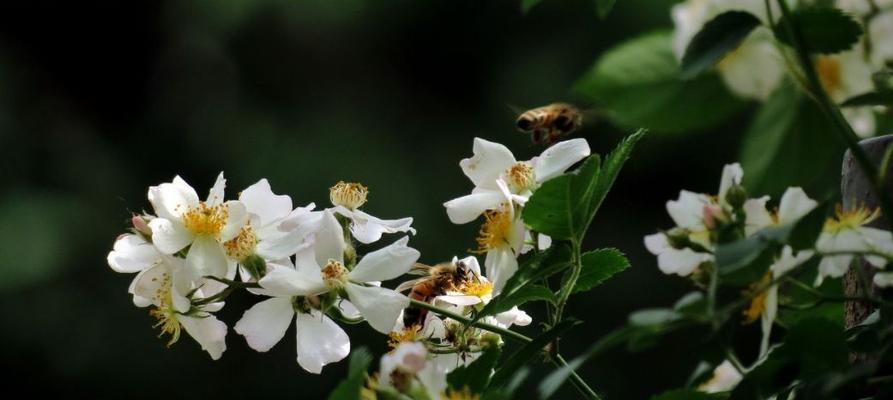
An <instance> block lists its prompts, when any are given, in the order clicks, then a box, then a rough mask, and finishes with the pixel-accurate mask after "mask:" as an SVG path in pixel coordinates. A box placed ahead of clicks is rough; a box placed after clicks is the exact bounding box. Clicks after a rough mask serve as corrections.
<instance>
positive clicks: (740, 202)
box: [725, 185, 747, 209]
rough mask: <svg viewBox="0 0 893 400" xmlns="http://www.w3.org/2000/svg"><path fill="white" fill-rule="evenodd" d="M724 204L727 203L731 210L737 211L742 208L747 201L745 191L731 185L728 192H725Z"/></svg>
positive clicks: (739, 186) (738, 186)
mask: <svg viewBox="0 0 893 400" xmlns="http://www.w3.org/2000/svg"><path fill="white" fill-rule="evenodd" d="M725 200H726V203H728V204H729V205H730V206H732V208H734V209H738V208H741V207H743V206H744V202H746V201H747V189H745V188H744V186H741V185H732V186H731V187H730V188H729V191H728V192H726V199H725Z"/></svg>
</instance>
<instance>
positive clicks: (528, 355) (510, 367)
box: [490, 320, 581, 387]
mask: <svg viewBox="0 0 893 400" xmlns="http://www.w3.org/2000/svg"><path fill="white" fill-rule="evenodd" d="M580 323H581V321H577V320H564V321H561V322H560V323H558V325H556V326H555V327H553V328H552V329H549V330H548V331H546V332H543V333H542V334H541V335H539V336H537V337H536V338H534V339H533V340H532V341H531V342H530V343H527V344H525V345H524V347H521V348H520V349H518V351H516V352H515V353H514V354H512V356H511V357H509V358H508V359H507V360H505V362H503V363H502V367H501V368H499V369H498V370H496V373H495V374H493V378H492V379H491V380H490V384H491V385H492V386H497V387H498V386H503V385H505V384H507V383H508V381H509V379H510V378H511V377H512V376H513V375H514V374H515V372H516V371H518V370H519V369H520V368H521V367H523V366H524V365H526V364H527V363H529V362H530V361H531V360H533V359H534V358H535V357H537V356H538V355H541V354H543V349H544V348H545V347H546V346H547V345H548V344H549V343H552V342H553V341H555V339H557V338H558V337H560V336H561V335H563V334H564V333H565V332H567V331H568V330H570V329H571V328H573V327H574V326H577V325H579V324H580Z"/></svg>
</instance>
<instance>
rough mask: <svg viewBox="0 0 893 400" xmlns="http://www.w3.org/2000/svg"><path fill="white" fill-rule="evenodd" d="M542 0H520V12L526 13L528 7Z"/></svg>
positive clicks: (528, 10)
mask: <svg viewBox="0 0 893 400" xmlns="http://www.w3.org/2000/svg"><path fill="white" fill-rule="evenodd" d="M541 1H543V0H521V13H523V14H527V13H528V12H530V9H531V8H533V7H534V6H536V5H537V4H539V3H540V2H541Z"/></svg>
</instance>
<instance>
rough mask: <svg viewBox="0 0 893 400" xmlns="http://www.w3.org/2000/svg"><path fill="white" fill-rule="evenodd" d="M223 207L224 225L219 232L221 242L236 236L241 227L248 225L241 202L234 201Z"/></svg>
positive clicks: (245, 211) (246, 212) (247, 216)
mask: <svg viewBox="0 0 893 400" xmlns="http://www.w3.org/2000/svg"><path fill="white" fill-rule="evenodd" d="M225 207H226V209H227V214H226V224H225V225H223V230H221V231H220V241H221V242H225V241H227V240H230V239H232V238H234V237H236V236H238V235H239V232H240V231H241V230H242V227H244V226H245V224H247V223H248V218H249V215H248V211H247V210H245V205H244V204H242V203H241V202H238V201H235V200H232V201H227V202H226V204H225Z"/></svg>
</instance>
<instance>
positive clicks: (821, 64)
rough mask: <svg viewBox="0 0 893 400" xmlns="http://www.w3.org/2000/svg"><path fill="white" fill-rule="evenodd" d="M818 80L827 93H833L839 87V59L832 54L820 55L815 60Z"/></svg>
mask: <svg viewBox="0 0 893 400" xmlns="http://www.w3.org/2000/svg"><path fill="white" fill-rule="evenodd" d="M815 69H816V72H818V75H819V80H821V81H822V86H824V87H825V90H826V91H827V92H828V93H835V92H837V91H838V90H839V89H840V87H841V73H840V60H839V59H837V58H836V57H832V56H821V57H819V58H818V59H817V60H816V62H815Z"/></svg>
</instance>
